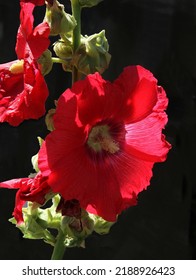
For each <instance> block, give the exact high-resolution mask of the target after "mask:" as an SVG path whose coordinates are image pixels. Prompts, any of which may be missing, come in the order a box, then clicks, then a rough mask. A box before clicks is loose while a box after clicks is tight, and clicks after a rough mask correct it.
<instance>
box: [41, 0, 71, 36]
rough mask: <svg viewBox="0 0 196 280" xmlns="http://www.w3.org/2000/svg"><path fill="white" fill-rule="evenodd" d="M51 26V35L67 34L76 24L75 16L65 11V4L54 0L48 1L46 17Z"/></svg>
mask: <svg viewBox="0 0 196 280" xmlns="http://www.w3.org/2000/svg"><path fill="white" fill-rule="evenodd" d="M44 20H45V21H46V22H47V23H48V25H49V26H50V35H51V36H56V35H59V34H61V33H62V34H67V33H69V32H71V31H72V30H73V29H74V27H75V26H76V21H75V19H74V17H73V16H72V15H70V14H68V13H66V12H65V11H64V5H62V4H60V3H59V2H58V1H57V0H54V1H53V2H51V4H49V2H47V3H46V14H45V19H44Z"/></svg>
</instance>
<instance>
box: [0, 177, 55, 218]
mask: <svg viewBox="0 0 196 280" xmlns="http://www.w3.org/2000/svg"><path fill="white" fill-rule="evenodd" d="M0 188H7V189H19V190H18V191H17V193H16V201H15V208H14V212H13V216H14V217H15V219H16V221H17V223H21V222H23V215H22V207H23V206H24V204H25V202H26V201H32V202H37V203H39V204H40V205H43V204H44V203H45V202H46V198H45V196H46V195H47V194H48V193H50V192H51V188H50V187H49V185H48V184H47V177H43V176H42V175H41V173H38V174H37V175H36V177H35V178H33V179H32V178H21V179H13V180H9V181H5V182H2V183H0Z"/></svg>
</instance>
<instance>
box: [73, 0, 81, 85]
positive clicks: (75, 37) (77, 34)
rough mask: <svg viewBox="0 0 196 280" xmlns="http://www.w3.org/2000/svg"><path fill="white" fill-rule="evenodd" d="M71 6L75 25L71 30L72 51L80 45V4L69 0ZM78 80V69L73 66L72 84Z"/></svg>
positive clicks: (75, 0)
mask: <svg viewBox="0 0 196 280" xmlns="http://www.w3.org/2000/svg"><path fill="white" fill-rule="evenodd" d="M71 6H72V15H73V16H74V18H75V20H76V23H77V25H76V27H75V28H74V30H73V51H74V53H75V52H76V50H77V49H78V47H79V46H80V38H81V6H80V4H79V1H78V0H71ZM78 80H79V73H78V69H77V68H76V67H75V66H73V70H72V84H73V83H74V82H76V81H78Z"/></svg>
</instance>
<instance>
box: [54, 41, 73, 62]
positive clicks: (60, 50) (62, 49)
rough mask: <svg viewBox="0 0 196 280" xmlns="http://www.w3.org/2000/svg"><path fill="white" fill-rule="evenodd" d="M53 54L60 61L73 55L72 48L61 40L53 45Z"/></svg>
mask: <svg viewBox="0 0 196 280" xmlns="http://www.w3.org/2000/svg"><path fill="white" fill-rule="evenodd" d="M53 49H54V52H55V53H56V55H57V56H58V57H60V58H62V59H71V58H72V55H73V50H72V46H71V45H69V44H68V43H66V42H64V41H63V40H59V41H57V42H55V43H54V48H53Z"/></svg>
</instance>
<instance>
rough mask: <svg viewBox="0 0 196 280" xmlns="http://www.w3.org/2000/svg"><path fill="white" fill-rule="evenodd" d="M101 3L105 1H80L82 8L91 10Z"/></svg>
mask: <svg viewBox="0 0 196 280" xmlns="http://www.w3.org/2000/svg"><path fill="white" fill-rule="evenodd" d="M101 1H103V0H79V3H80V6H81V7H82V8H83V7H87V8H91V7H93V6H96V5H97V4H99V3H100V2H101Z"/></svg>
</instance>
